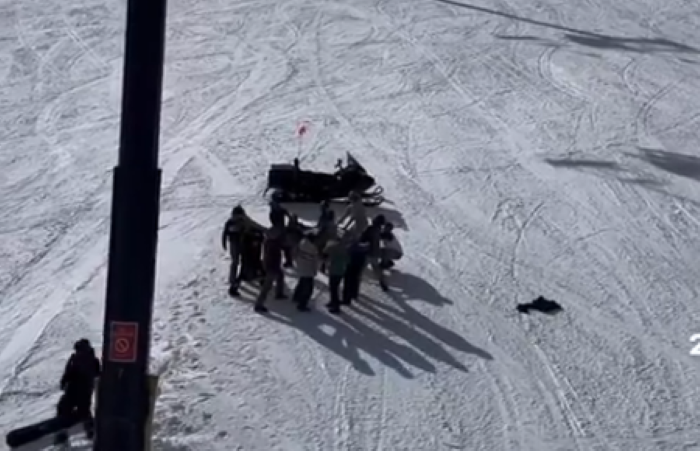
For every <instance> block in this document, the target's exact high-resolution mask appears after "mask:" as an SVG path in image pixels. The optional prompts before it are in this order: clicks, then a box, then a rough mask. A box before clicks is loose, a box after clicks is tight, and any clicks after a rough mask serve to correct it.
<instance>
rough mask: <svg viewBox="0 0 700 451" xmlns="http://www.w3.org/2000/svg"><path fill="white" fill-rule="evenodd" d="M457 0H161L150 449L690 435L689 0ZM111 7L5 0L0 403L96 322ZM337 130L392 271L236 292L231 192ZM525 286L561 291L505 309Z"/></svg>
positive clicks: (445, 444)
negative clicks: (394, 256)
mask: <svg viewBox="0 0 700 451" xmlns="http://www.w3.org/2000/svg"><path fill="white" fill-rule="evenodd" d="M465 1H468V0H465ZM470 1H471V2H472V3H460V2H461V0H454V1H452V0H432V1H431V0H423V1H417V0H411V1H402V0H353V1H331V0H287V1H279V0H278V1H273V0H257V1H235V0H228V1H221V0H196V1H195V0H171V2H170V6H169V22H168V48H167V68H166V80H165V94H164V105H163V129H162V156H161V163H162V168H163V170H164V177H165V180H164V185H163V197H162V216H161V224H162V226H161V232H160V244H159V257H158V259H159V261H158V289H157V300H156V320H155V325H154V337H153V347H154V349H153V352H154V357H155V362H154V367H158V368H157V370H158V371H163V381H162V395H161V397H160V399H159V402H158V406H157V414H156V433H155V434H156V438H155V443H156V445H155V448H154V449H155V450H157V451H161V450H170V451H172V450H202V451H232V450H260V451H272V450H285V451H287V450H289V451H294V450H319V451H330V450H351V451H360V450H383V451H404V450H410V451H413V450H416V451H418V450H420V451H423V450H425V451H439V450H455V449H461V450H469V451H475V450H497V451H499V450H504V451H505V450H513V451H551V450H601V451H602V450H619V451H628V450H637V451H646V450H650V451H651V450H673V451H675V450H691V449H700V430H699V429H698V424H700V391H699V390H700V389H699V387H700V371H699V370H698V368H699V365H700V357H692V356H691V355H690V350H691V347H692V344H691V343H690V341H689V338H690V336H691V335H692V334H694V333H700V307H699V305H700V304H699V302H700V301H699V299H698V280H700V266H699V265H700V263H699V260H698V255H700V238H699V237H700V191H698V183H699V182H700V158H699V157H700V156H698V154H699V152H700V151H699V150H698V149H700V138H698V133H697V130H698V127H700V113H699V111H700V110H699V109H698V99H700V69H699V68H700V66H699V65H698V64H699V63H700V54H699V53H698V52H699V51H698V49H697V48H695V47H693V46H698V47H700V40H699V39H698V38H699V37H700V34H698V33H697V30H699V29H700V8H699V7H698V5H697V4H696V2H692V1H681V0H664V1H662V0H615V1H613V0H586V1H576V2H573V1H564V0H541V1H539V0H522V1H515V0H499V1H495V2H494V1H485V0H470ZM124 19H125V2H124V1H121V0H120V1H114V0H82V1H81V0H62V1H48V2H47V1H39V0H21V1H20V0H0V80H2V81H1V82H0V102H1V104H0V120H1V123H0V125H1V126H0V167H1V169H0V210H1V211H2V215H1V216H0V261H1V262H2V272H0V318H1V320H0V325H1V327H0V426H1V429H2V431H7V430H9V429H10V428H13V427H16V426H19V425H21V424H24V423H26V422H28V421H32V420H35V419H37V418H40V417H42V416H48V415H49V414H50V413H51V412H52V411H53V406H54V403H55V401H56V400H57V397H58V395H59V393H58V377H59V374H60V371H61V369H62V366H63V363H64V360H65V358H67V356H68V354H69V352H70V346H71V344H72V342H73V341H74V340H75V339H77V338H78V337H80V336H87V337H88V338H90V339H92V340H93V341H94V342H95V343H100V342H101V327H102V309H103V300H104V291H105V287H104V285H105V272H106V260H107V242H108V221H109V204H110V196H111V169H112V166H113V165H114V164H115V162H116V153H117V144H118V133H119V122H118V120H119V107H120V95H121V83H120V81H121V69H122V61H121V58H122V51H123V33H124ZM300 121H308V122H309V124H310V128H309V133H308V134H307V135H306V136H305V138H304V140H303V141H302V142H299V141H298V140H297V139H296V138H295V128H296V127H297V125H298V123H299V122H300ZM346 151H351V152H353V154H354V155H355V156H356V157H358V158H359V159H360V160H361V161H362V162H363V163H364V164H365V165H366V166H367V168H368V169H369V170H370V171H371V172H372V173H373V174H374V175H375V176H376V177H377V179H378V181H379V183H380V184H382V185H383V186H384V187H385V189H386V193H387V195H388V197H389V198H390V200H391V203H387V204H386V205H385V208H386V211H385V213H386V214H387V215H388V216H389V217H390V219H392V220H394V221H396V223H397V226H399V229H400V230H399V237H400V239H401V240H402V242H403V244H404V246H405V249H406V251H407V258H406V259H405V260H403V261H401V263H400V265H399V266H398V272H397V273H396V274H395V275H394V276H393V279H392V282H391V283H392V285H393V287H394V289H393V291H392V293H391V294H389V295H386V294H383V293H382V292H381V291H380V290H379V289H378V287H377V286H376V284H374V283H373V282H371V283H369V284H368V285H367V287H366V289H365V294H366V299H364V300H363V301H362V302H361V303H360V305H358V306H357V307H355V308H352V309H349V310H348V311H347V313H345V314H344V315H343V316H342V317H339V318H336V317H331V316H329V315H328V314H326V313H325V309H323V307H322V306H323V304H324V303H325V299H326V296H327V295H326V291H325V290H326V289H325V285H324V284H323V281H321V283H320V284H319V286H320V287H321V289H320V291H319V292H318V293H319V294H318V295H317V300H316V304H317V306H318V310H317V311H315V312H313V313H311V314H307V315H303V314H298V313H296V312H294V311H293V310H292V309H291V308H290V307H289V305H285V304H284V303H280V302H279V301H277V302H275V301H271V303H270V306H271V310H272V314H271V315H270V316H269V317H263V316H260V315H257V314H255V313H253V311H252V306H251V305H250V303H249V302H245V301H240V300H233V299H231V298H229V297H228V296H227V294H226V286H225V282H226V271H227V266H228V259H227V256H226V254H225V252H223V250H222V249H221V245H220V239H219V233H220V227H221V226H222V224H223V221H224V220H225V218H226V217H227V215H228V213H229V211H230V208H231V207H232V206H233V205H235V204H236V203H237V202H243V203H244V205H245V206H246V207H247V208H248V209H249V210H250V211H253V212H254V213H255V214H256V215H257V216H258V217H259V218H261V219H265V217H266V212H265V206H264V202H263V200H262V197H261V192H262V189H263V187H264V183H265V175H266V170H267V167H268V165H269V164H270V163H276V162H285V161H289V160H291V159H292V158H294V157H296V156H297V155H300V156H301V157H302V164H303V165H305V166H307V167H312V168H316V169H330V168H332V165H333V164H334V163H335V160H336V159H337V158H340V157H342V156H343V155H344V153H345V152H346ZM302 213H304V214H306V215H313V214H315V212H313V211H306V212H302ZM289 283H290V284H291V283H293V280H292V279H291V278H290V279H289ZM539 295H544V296H546V297H548V298H552V299H555V300H557V301H558V302H559V303H561V304H562V305H563V307H564V312H563V313H562V314H560V315H558V316H553V317H549V316H544V315H539V314H532V315H530V316H524V315H521V314H519V313H518V312H517V311H516V310H515V306H516V304H517V303H520V302H529V301H530V300H532V299H533V298H535V297H537V296H539ZM247 297H248V298H251V295H248V296H247ZM80 449H89V448H88V447H87V446H84V447H83V448H80Z"/></svg>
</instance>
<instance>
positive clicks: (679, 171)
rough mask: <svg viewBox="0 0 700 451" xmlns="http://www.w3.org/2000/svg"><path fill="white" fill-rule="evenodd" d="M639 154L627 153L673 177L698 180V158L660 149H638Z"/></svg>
mask: <svg viewBox="0 0 700 451" xmlns="http://www.w3.org/2000/svg"><path fill="white" fill-rule="evenodd" d="M639 150H640V151H641V154H631V153H627V155H628V156H631V157H633V158H639V159H640V160H643V161H645V162H647V163H649V164H651V165H652V166H655V167H657V168H659V169H662V170H664V171H666V172H669V173H671V174H674V175H680V176H681V177H687V178H691V179H693V180H700V158H698V157H696V156H693V155H684V154H680V153H676V152H668V151H666V150H660V149H649V148H647V147H640V148H639Z"/></svg>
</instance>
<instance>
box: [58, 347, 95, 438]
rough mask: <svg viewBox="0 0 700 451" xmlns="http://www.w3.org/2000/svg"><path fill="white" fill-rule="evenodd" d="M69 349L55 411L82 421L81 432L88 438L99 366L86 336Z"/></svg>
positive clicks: (92, 427) (60, 415) (91, 425)
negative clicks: (83, 429) (70, 352)
mask: <svg viewBox="0 0 700 451" xmlns="http://www.w3.org/2000/svg"><path fill="white" fill-rule="evenodd" d="M73 350H74V352H73V354H72V355H71V356H70V358H69V359H68V362H67V363H66V367H65V370H64V371H63V375H62V376H61V390H63V395H62V396H61V399H60V400H59V401H58V406H57V407H56V415H57V416H59V417H74V418H76V419H78V420H79V421H82V422H83V424H84V427H85V433H86V434H87V436H88V438H91V437H92V435H93V432H94V424H93V423H94V420H93V416H92V395H93V392H94V390H95V382H96V380H97V378H98V377H99V376H100V373H101V372H102V366H101V364H100V360H99V358H98V357H97V356H96V355H95V349H94V348H93V347H92V345H91V344H90V341H89V340H87V339H85V338H82V339H80V340H78V341H76V342H75V344H74V345H73Z"/></svg>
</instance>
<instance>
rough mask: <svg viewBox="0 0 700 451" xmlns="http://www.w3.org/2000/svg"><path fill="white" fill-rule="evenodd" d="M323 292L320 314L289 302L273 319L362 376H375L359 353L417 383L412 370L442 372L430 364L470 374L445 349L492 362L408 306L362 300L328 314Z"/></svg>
mask: <svg viewBox="0 0 700 451" xmlns="http://www.w3.org/2000/svg"><path fill="white" fill-rule="evenodd" d="M319 288H320V289H321V290H322V291H321V292H320V293H319V294H318V295H317V296H316V301H317V304H319V305H318V307H317V311H314V312H309V313H301V312H298V311H297V310H296V308H295V307H294V306H293V305H292V304H291V303H289V302H284V305H279V306H271V309H270V311H271V313H270V315H269V317H270V318H271V319H273V320H274V321H278V322H280V323H283V324H286V325H289V326H292V327H295V328H297V329H299V330H300V331H302V332H304V333H305V334H306V335H308V336H309V338H311V339H313V340H314V341H316V342H317V343H319V344H320V345H322V346H324V347H325V348H327V349H328V350H330V351H332V352H334V353H336V354H337V355H339V356H341V357H343V358H345V359H346V360H348V361H349V362H350V363H352V365H353V367H354V368H355V369H356V370H357V371H359V372H361V373H363V374H366V375H370V376H372V375H375V374H376V373H375V371H374V370H373V369H372V368H371V366H370V365H369V363H368V362H367V361H366V360H365V359H363V358H362V357H361V355H360V352H359V351H362V352H363V353H366V354H368V355H371V356H372V357H374V358H375V359H377V360H379V361H380V362H382V363H383V364H384V365H386V366H388V367H390V368H392V369H394V370H395V371H396V372H397V373H399V374H400V375H402V376H403V377H405V378H407V379H412V378H413V377H414V374H413V373H412V372H411V369H410V368H411V367H414V368H416V369H418V370H422V371H426V372H430V373H435V372H436V371H437V368H436V366H435V364H434V363H432V362H431V361H430V360H429V358H430V359H433V360H435V361H438V362H441V363H443V364H446V365H449V366H451V367H453V368H455V369H457V370H459V371H463V372H466V371H467V368H466V367H465V366H464V365H463V364H462V363H461V362H460V361H459V360H458V359H457V358H455V357H454V356H453V355H452V354H451V353H450V352H449V351H448V350H447V349H446V347H447V346H449V347H452V348H455V349H457V350H460V351H463V352H468V353H472V354H475V355H477V356H479V357H482V358H485V359H489V360H490V359H492V358H493V357H492V356H491V355H490V354H488V353H487V352H485V351H483V350H481V349H479V348H477V347H475V346H473V345H471V344H469V343H468V342H467V341H466V340H464V339H463V338H462V337H460V336H459V335H457V334H456V333H454V332H452V331H450V330H448V329H446V328H444V327H443V326H440V325H439V324H436V323H434V322H433V321H432V320H430V319H429V318H428V317H426V316H424V315H422V314H420V313H419V312H417V311H416V310H414V309H412V308H410V307H408V306H406V308H403V309H397V308H396V307H392V306H390V305H386V304H383V303H381V302H378V301H373V300H370V299H368V298H366V297H364V296H363V297H361V300H360V301H359V302H355V303H354V304H353V305H352V306H351V307H345V308H344V309H343V313H341V314H340V315H338V316H335V315H331V314H329V313H326V312H325V309H324V308H323V307H322V305H321V301H320V300H321V299H323V301H322V302H323V303H324V304H325V302H326V301H327V296H325V293H327V287H326V285H325V284H324V283H323V282H317V289H319ZM322 295H323V296H322Z"/></svg>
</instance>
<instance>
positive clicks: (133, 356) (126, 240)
mask: <svg viewBox="0 0 700 451" xmlns="http://www.w3.org/2000/svg"><path fill="white" fill-rule="evenodd" d="M166 4H167V0H129V1H128V6H127V25H126V46H125V55H124V78H123V92H122V116H121V136H120V143H119V146H120V148H119V162H118V165H117V167H116V168H115V169H114V186H113V197H112V224H111V231H110V234H111V236H110V247H109V270H108V274H107V301H106V306H105V323H104V343H103V344H104V346H103V373H102V376H101V378H100V382H99V386H98V387H99V388H98V397H97V418H96V437H95V445H94V450H95V451H143V450H144V446H145V443H146V437H145V433H146V432H145V425H146V418H147V415H148V407H149V401H148V399H149V393H148V374H147V372H148V363H149V354H150V344H151V343H150V340H151V321H152V316H153V291H154V286H155V272H156V249H157V240H158V215H159V200H160V180H161V174H160V169H159V168H158V146H159V135H160V108H161V98H162V84H163V62H164V61H163V60H164V51H165V19H166Z"/></svg>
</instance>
